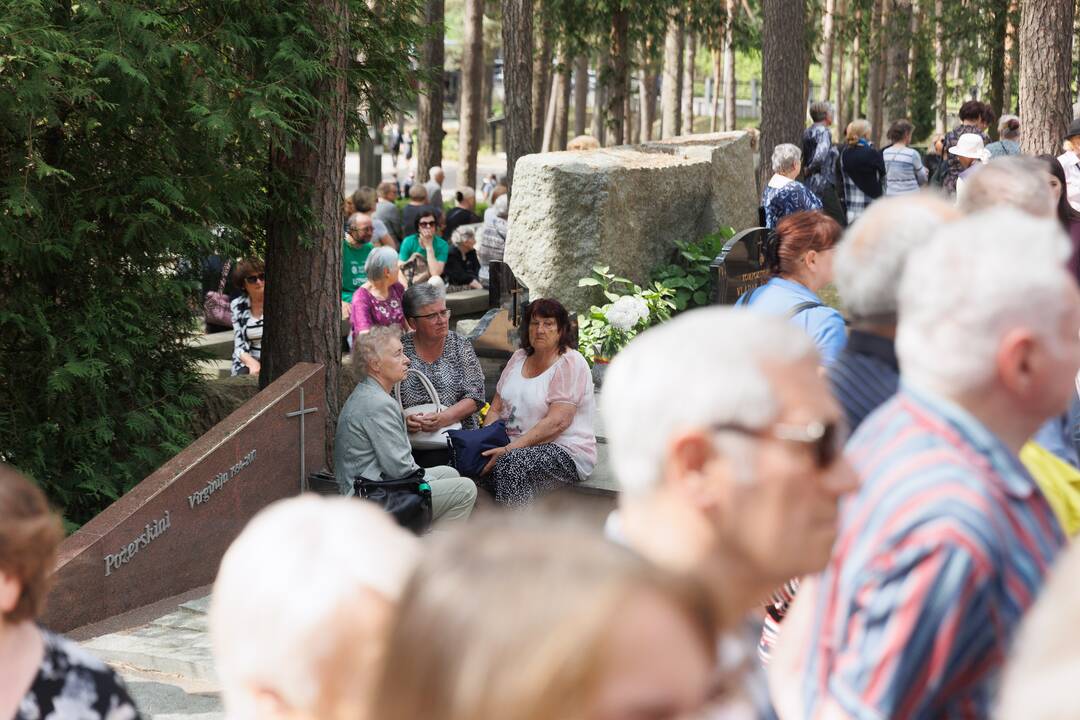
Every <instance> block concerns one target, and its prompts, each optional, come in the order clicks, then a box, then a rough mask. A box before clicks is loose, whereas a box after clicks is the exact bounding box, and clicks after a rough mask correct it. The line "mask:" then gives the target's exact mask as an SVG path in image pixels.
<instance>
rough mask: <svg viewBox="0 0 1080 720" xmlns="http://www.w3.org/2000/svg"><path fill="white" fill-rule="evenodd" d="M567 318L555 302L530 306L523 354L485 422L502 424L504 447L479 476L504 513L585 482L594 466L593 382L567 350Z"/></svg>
mask: <svg viewBox="0 0 1080 720" xmlns="http://www.w3.org/2000/svg"><path fill="white" fill-rule="evenodd" d="M572 338H573V330H572V328H571V326H570V315H569V314H568V313H567V312H566V308H564V307H563V306H562V304H561V303H559V302H558V301H557V300H551V299H542V300H536V301H535V302H532V303H530V304H529V306H528V308H527V309H526V311H525V317H524V319H523V321H522V324H521V349H520V350H518V351H517V352H515V353H514V354H513V355H512V356H511V357H510V361H509V362H508V363H507V365H506V369H505V370H503V373H502V376H501V377H500V378H499V384H498V386H497V389H496V393H495V398H494V399H493V400H492V401H491V409H490V410H488V414H487V416H486V418H485V420H484V424H485V425H490V424H491V423H494V422H495V421H497V420H502V421H504V422H505V423H506V433H507V435H509V437H510V444H509V445H507V446H505V447H501V448H495V449H494V450H488V451H487V452H485V453H484V455H486V456H487V457H488V458H489V461H488V464H487V466H486V467H485V468H484V471H483V474H484V475H485V476H487V480H486V482H487V485H488V486H489V487H490V488H491V489H492V491H493V492H494V495H495V501H496V502H499V503H502V504H505V505H523V504H525V503H527V502H528V501H529V500H531V499H532V498H533V496H534V495H537V494H539V493H542V492H545V491H548V490H552V489H554V488H556V487H558V486H559V485H570V484H572V483H575V482H578V481H579V480H583V479H585V478H586V477H588V476H589V473H591V472H592V469H593V466H594V465H595V464H596V435H595V434H594V431H593V414H594V411H595V405H596V403H595V399H594V398H593V392H594V390H593V381H592V373H591V371H590V370H589V365H588V363H587V362H585V358H584V357H582V355H581V353H579V352H578V351H577V350H575V349H573V341H572Z"/></svg>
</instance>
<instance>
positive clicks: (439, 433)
mask: <svg viewBox="0 0 1080 720" xmlns="http://www.w3.org/2000/svg"><path fill="white" fill-rule="evenodd" d="M408 372H410V373H412V374H413V375H416V376H417V377H418V378H420V384H421V385H423V386H424V389H425V390H426V391H427V394H428V397H429V398H430V399H431V402H429V403H424V404H423V405H413V406H412V407H409V408H407V407H405V406H404V405H402V408H401V411H402V412H403V413H404V414H405V417H406V418H408V417H410V416H412V415H418V414H420V413H437V412H442V411H443V410H445V409H446V406H445V405H443V404H442V401H441V400H440V399H439V393H438V391H437V390H436V389H435V386H434V385H432V384H431V380H429V379H428V377H427V375H425V374H424V373H422V372H420V371H419V370H413V369H412V368H409V371H408ZM406 377H408V376H406ZM394 395H395V396H396V397H397V401H398V405H401V383H398V384H397V385H395V386H394ZM460 429H461V423H460V422H456V423H452V424H450V425H447V426H446V427H442V428H439V429H438V430H434V431H432V432H424V431H423V430H420V431H418V432H414V433H409V444H410V445H412V446H413V449H414V450H445V449H446V447H447V443H448V442H449V441H448V440H447V435H446V433H447V432H448V431H449V430H460Z"/></svg>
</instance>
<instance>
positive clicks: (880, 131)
mask: <svg viewBox="0 0 1080 720" xmlns="http://www.w3.org/2000/svg"><path fill="white" fill-rule="evenodd" d="M884 2H885V5H886V7H888V12H886V13H883V17H882V26H883V35H882V38H883V41H884V38H885V37H888V42H887V43H885V47H884V51H885V81H884V82H883V83H882V89H883V90H884V92H885V102H884V103H883V104H882V117H881V123H880V126H879V127H875V128H874V131H875V133H876V134H877V137H879V138H880V137H882V136H883V135H884V133H885V130H886V129H887V126H888V125H889V123H891V122H892V121H893V120H898V119H900V118H904V117H907V115H908V61H909V55H910V49H911V16H912V6H911V0H884Z"/></svg>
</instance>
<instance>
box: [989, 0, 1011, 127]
mask: <svg viewBox="0 0 1080 720" xmlns="http://www.w3.org/2000/svg"><path fill="white" fill-rule="evenodd" d="M994 6H995V7H994V19H993V25H992V28H993V35H992V37H991V38H990V107H991V108H992V109H993V111H994V117H998V118H1000V117H1001V114H1002V112H1004V110H1003V108H1004V107H1005V53H1006V52H1008V50H1007V49H1006V46H1005V38H1006V37H1007V36H1008V32H1009V0H995V2H994ZM990 139H991V140H997V139H998V124H997V123H996V122H995V123H993V124H992V125H991V126H990Z"/></svg>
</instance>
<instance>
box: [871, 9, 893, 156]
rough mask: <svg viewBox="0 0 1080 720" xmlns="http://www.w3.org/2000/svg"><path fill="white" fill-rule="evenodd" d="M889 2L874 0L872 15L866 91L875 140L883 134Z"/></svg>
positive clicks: (872, 135) (872, 137) (872, 138)
mask: <svg viewBox="0 0 1080 720" xmlns="http://www.w3.org/2000/svg"><path fill="white" fill-rule="evenodd" d="M888 1H889V0H874V7H873V12H872V13H871V15H870V47H869V48H868V50H869V56H870V61H869V63H868V64H867V68H866V71H867V73H868V74H869V77H868V78H867V79H868V80H869V84H868V87H867V91H866V113H867V115H869V117H868V118H867V119H868V120H869V121H870V139H871V140H874V139H875V138H877V137H878V134H879V133H880V132H881V116H882V114H883V112H884V108H883V104H884V100H885V44H884V43H883V42H882V37H881V23H882V19H883V18H884V16H885V4H886V3H887V2H888Z"/></svg>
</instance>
